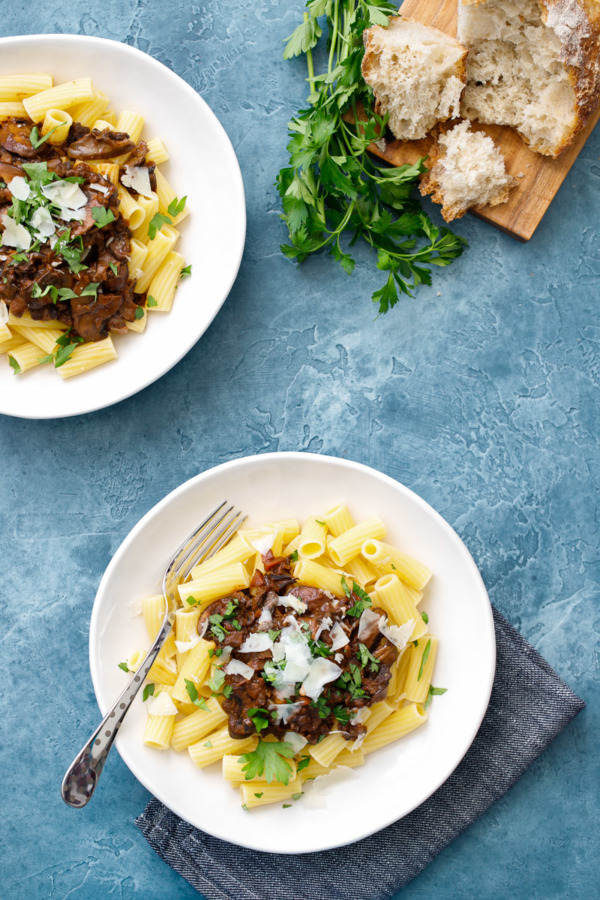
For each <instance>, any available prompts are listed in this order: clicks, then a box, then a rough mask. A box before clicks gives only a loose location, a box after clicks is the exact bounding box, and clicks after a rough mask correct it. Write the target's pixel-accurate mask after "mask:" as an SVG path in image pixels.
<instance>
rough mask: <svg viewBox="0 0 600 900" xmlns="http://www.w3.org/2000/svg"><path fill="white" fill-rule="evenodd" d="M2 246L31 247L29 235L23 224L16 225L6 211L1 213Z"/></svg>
mask: <svg viewBox="0 0 600 900" xmlns="http://www.w3.org/2000/svg"><path fill="white" fill-rule="evenodd" d="M2 224H3V225H4V231H3V232H2V246H3V247H15V248H16V249H17V250H29V248H30V247H31V235H30V234H29V232H28V231H27V229H26V228H25V226H24V225H17V223H16V222H15V220H14V219H11V217H10V216H8V215H7V214H6V213H3V214H2Z"/></svg>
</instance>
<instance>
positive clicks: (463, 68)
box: [361, 16, 468, 122]
mask: <svg viewBox="0 0 600 900" xmlns="http://www.w3.org/2000/svg"><path fill="white" fill-rule="evenodd" d="M400 22H414V23H415V25H419V26H420V27H421V28H427V30H428V31H433V32H436V33H437V34H439V35H440V39H441V40H443V42H444V43H447V42H448V41H451V42H452V43H453V44H455V46H456V47H457V49H460V50H461V51H462V55H461V58H460V60H459V61H458V63H457V68H456V72H455V73H454V74H455V75H456V77H457V78H458V79H459V81H461V82H462V84H463V91H464V88H465V86H466V83H467V53H468V51H467V48H466V47H464V46H463V45H462V44H461V43H460V41H457V40H456V38H453V37H451V36H450V35H449V34H446V32H445V31H440V29H439V28H434V27H433V25H425V24H424V23H423V22H421V21H419V19H413V18H411V17H410V16H393V17H392V18H391V19H390V20H389V25H388V26H387V28H384V27H383V26H382V25H372V26H371V28H367V29H366V30H365V31H364V32H363V43H364V45H365V53H364V56H363V61H362V64H361V71H362V76H363V78H364V80H365V81H366V82H367V84H368V83H369V76H370V75H371V72H372V69H373V67H374V65H375V60H376V56H377V49H376V47H375V42H376V39H377V35H378V34H379V33H380V32H385V31H387V30H388V28H392V27H393V26H394V25H395V24H396V23H400ZM373 95H374V97H375V104H374V109H375V112H376V113H377V115H382V113H383V109H382V105H381V101H380V99H379V97H378V96H377V94H376V92H375V91H373ZM461 96H462V95H461ZM449 118H450V117H449V116H447V117H446V118H444V119H440V120H439V121H440V122H445V121H447V120H448V119H449Z"/></svg>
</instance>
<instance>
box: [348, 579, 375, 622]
mask: <svg viewBox="0 0 600 900" xmlns="http://www.w3.org/2000/svg"><path fill="white" fill-rule="evenodd" d="M342 587H343V588H344V593H345V594H346V596H347V597H351V596H352V594H354V595H355V596H356V597H358V600H357V602H356V603H355V604H354V605H353V606H351V607H350V609H348V610H346V615H347V616H353V617H354V618H356V619H360V617H361V616H362V614H363V611H364V610H365V608H366V607H367V606H372V601H371V598H370V597H369V595H368V594H367V592H366V591H365V590H363V589H362V588H361V586H360V585H359V584H357V583H356V581H353V582H352V590H350V589H349V588H348V585H347V584H346V579H345V578H344V576H343V575H342Z"/></svg>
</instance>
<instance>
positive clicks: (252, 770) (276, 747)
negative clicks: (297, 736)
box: [240, 738, 294, 784]
mask: <svg viewBox="0 0 600 900" xmlns="http://www.w3.org/2000/svg"><path fill="white" fill-rule="evenodd" d="M293 756H294V748H293V747H292V745H291V744H288V743H287V742H286V741H263V740H262V738H259V741H258V746H257V748H256V750H253V751H252V752H251V753H244V755H243V756H241V757H240V759H241V761H242V762H243V763H244V765H243V766H242V771H243V772H244V773H245V776H246V781H249V780H250V779H251V778H255V777H258V778H260V777H261V776H262V775H263V774H264V777H265V781H267V782H268V784H270V783H271V782H272V781H279V782H281V784H288V782H289V780H290V777H291V774H292V767H291V765H290V764H289V762H288V759H289V758H290V757H293Z"/></svg>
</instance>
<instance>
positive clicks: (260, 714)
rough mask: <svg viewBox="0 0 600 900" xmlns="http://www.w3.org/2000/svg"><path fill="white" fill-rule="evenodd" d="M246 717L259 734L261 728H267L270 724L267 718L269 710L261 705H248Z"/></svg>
mask: <svg viewBox="0 0 600 900" xmlns="http://www.w3.org/2000/svg"><path fill="white" fill-rule="evenodd" d="M265 716H266V718H265ZM248 717H249V718H250V720H251V722H252V724H253V725H254V727H255V728H256V733H257V734H259V733H260V732H261V731H262V730H263V728H268V727H269V725H270V724H271V722H270V720H269V710H268V709H264V708H263V707H261V706H258V707H254V706H253V707H250V709H249V710H248Z"/></svg>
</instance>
